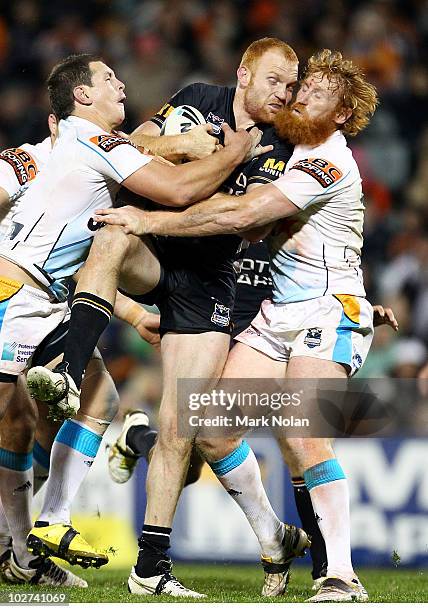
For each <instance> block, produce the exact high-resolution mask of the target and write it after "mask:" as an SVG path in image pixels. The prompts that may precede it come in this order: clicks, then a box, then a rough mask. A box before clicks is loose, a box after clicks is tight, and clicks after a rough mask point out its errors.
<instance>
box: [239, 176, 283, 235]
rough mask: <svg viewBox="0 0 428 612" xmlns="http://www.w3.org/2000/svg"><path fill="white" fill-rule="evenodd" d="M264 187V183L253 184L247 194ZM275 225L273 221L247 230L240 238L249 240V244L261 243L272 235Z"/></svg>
mask: <svg viewBox="0 0 428 612" xmlns="http://www.w3.org/2000/svg"><path fill="white" fill-rule="evenodd" d="M263 185H264V183H252V184H251V185H250V186H249V187H248V189H247V192H246V193H250V191H253V190H254V189H258V188H260V187H262V186H263ZM274 225H275V221H272V222H271V223H266V225H262V226H261V227H255V228H253V229H250V230H247V231H246V232H242V233H241V234H240V236H242V238H245V240H248V241H249V242H260V240H263V239H264V238H266V236H267V235H268V234H270V233H271V231H272V228H273V227H274Z"/></svg>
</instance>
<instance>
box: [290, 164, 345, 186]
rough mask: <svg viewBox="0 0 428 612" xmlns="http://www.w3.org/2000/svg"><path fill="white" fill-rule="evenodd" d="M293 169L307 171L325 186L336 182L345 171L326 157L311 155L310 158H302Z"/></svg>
mask: <svg viewBox="0 0 428 612" xmlns="http://www.w3.org/2000/svg"><path fill="white" fill-rule="evenodd" d="M291 170H301V171H302V172H306V174H309V175H310V176H312V178H314V179H315V180H316V181H318V183H319V184H320V185H321V186H322V187H324V189H325V188H326V187H330V185H333V183H336V182H337V181H338V180H340V179H341V178H342V176H343V172H342V171H341V170H339V168H337V166H334V165H333V164H332V163H331V162H329V161H327V160H326V159H321V158H319V157H310V158H308V159H301V160H300V161H298V162H297V163H296V164H294V166H292V168H291Z"/></svg>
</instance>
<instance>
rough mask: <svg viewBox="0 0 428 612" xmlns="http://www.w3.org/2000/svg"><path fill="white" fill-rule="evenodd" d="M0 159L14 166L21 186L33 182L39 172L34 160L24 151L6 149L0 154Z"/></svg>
mask: <svg viewBox="0 0 428 612" xmlns="http://www.w3.org/2000/svg"><path fill="white" fill-rule="evenodd" d="M0 159H2V160H3V161H5V162H6V163H8V164H9V165H10V166H12V168H13V171H14V173H15V176H16V178H17V179H18V183H19V184H20V185H25V183H28V181H32V180H33V178H34V177H35V176H36V174H37V172H38V168H37V164H36V162H35V161H34V158H33V157H32V156H31V155H30V154H29V153H27V151H24V149H19V148H17V149H5V150H4V151H2V152H1V153H0Z"/></svg>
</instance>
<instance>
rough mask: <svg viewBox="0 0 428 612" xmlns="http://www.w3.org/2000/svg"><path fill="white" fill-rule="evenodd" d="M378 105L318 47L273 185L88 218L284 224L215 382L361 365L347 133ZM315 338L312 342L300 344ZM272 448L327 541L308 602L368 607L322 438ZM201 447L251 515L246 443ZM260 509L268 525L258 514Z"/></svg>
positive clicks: (156, 227) (204, 225)
mask: <svg viewBox="0 0 428 612" xmlns="http://www.w3.org/2000/svg"><path fill="white" fill-rule="evenodd" d="M376 105H377V95H376V90H375V88H374V87H373V86H371V85H370V84H369V83H368V82H367V81H366V79H365V77H364V75H363V74H362V73H361V72H360V70H359V69H358V68H356V67H355V66H354V65H353V64H352V63H351V62H350V61H347V60H344V59H343V58H342V55H341V54H340V53H339V52H334V53H333V52H331V51H329V50H324V51H323V52H321V53H319V54H317V55H315V56H313V57H312V58H310V60H309V63H308V68H307V71H306V74H305V77H304V79H303V82H302V83H301V86H300V89H299V92H298V93H297V98H296V102H295V103H294V104H292V105H291V107H290V108H289V109H286V110H284V111H283V112H281V113H279V114H278V117H277V121H276V127H277V129H278V132H279V134H280V135H282V136H283V137H284V138H286V139H288V140H290V141H291V142H293V143H294V144H295V145H296V147H295V150H294V154H293V155H292V157H291V159H290V161H289V162H288V164H287V171H286V172H285V174H284V175H283V176H282V177H281V178H279V179H277V180H276V181H274V182H273V183H272V184H271V185H267V186H261V187H259V188H258V189H256V190H254V191H252V192H251V193H248V194H246V195H243V196H242V197H240V198H234V197H230V196H220V197H218V198H216V199H212V200H209V201H205V202H201V203H199V204H196V205H194V206H192V207H189V208H188V209H187V210H186V211H180V212H177V213H176V214H171V213H168V212H163V211H162V212H144V211H141V210H138V209H136V208H133V207H129V208H123V209H118V210H114V211H109V210H105V211H99V213H98V215H97V216H96V219H97V220H98V221H104V222H106V223H110V224H119V225H121V226H122V227H123V228H124V229H125V231H127V232H130V233H133V234H135V235H145V234H149V233H155V234H161V235H163V234H167V235H178V236H195V235H197V236H204V235H212V234H222V233H242V232H249V234H248V235H252V236H253V237H255V236H257V237H260V236H262V235H263V234H264V233H266V232H268V231H269V230H270V229H271V228H272V224H275V223H276V222H278V221H279V220H281V219H284V221H282V222H281V223H280V224H279V225H276V228H275V231H274V235H272V236H271V237H270V238H269V247H270V255H271V273H272V278H273V284H274V291H273V297H272V300H267V301H265V302H264V303H263V304H262V307H261V310H260V313H259V314H258V315H257V317H256V318H255V319H254V321H253V322H252V325H251V326H250V327H249V328H248V329H247V330H245V331H244V332H243V333H242V334H241V335H240V336H238V338H237V340H238V343H237V345H236V346H235V347H234V348H233V349H232V351H231V353H230V356H229V359H228V362H227V364H226V367H225V370H224V373H223V377H224V378H242V377H243V376H244V377H254V378H255V377H257V378H281V377H285V378H312V379H313V377H314V373H316V377H317V378H318V379H322V378H337V379H346V378H347V377H348V376H350V375H352V374H354V373H355V372H356V371H357V370H358V369H359V368H360V367H361V365H362V364H363V362H364V360H365V358H366V355H367V352H368V350H369V347H370V343H371V339H372V335H373V310H372V307H371V305H370V304H369V303H368V302H367V301H366V299H365V297H364V296H365V290H364V285H363V280H362V274H361V270H360V255H361V247H362V226H363V209H364V207H363V204H362V191H361V178H360V175H359V171H358V167H357V165H356V163H355V160H354V159H353V157H352V153H351V150H350V149H349V148H348V147H347V144H346V139H345V135H348V136H354V135H356V134H358V133H359V132H360V131H361V130H362V129H364V127H366V125H367V124H368V123H369V120H370V117H371V115H372V114H373V113H374V111H375V108H376ZM288 217H290V219H287V218H288ZM259 230H260V231H259ZM313 332H316V340H317V342H314V343H312V342H308V338H311V337H312V336H313ZM311 334H312V335H311ZM314 337H315V336H314ZM305 340H306V342H305ZM318 340H320V341H319V342H318ZM280 443H281V445H282V446H283V448H284V449H285V448H286V447H287V450H288V451H289V452H288V454H287V456H288V458H289V459H290V451H291V452H292V454H293V457H294V464H295V465H294V466H293V467H294V468H295V469H296V470H299V472H300V473H303V475H304V479H305V483H306V485H307V487H308V489H309V491H310V495H311V499H312V503H313V506H314V510H315V512H316V513H317V515H318V516H319V517H320V521H319V525H320V529H321V531H322V534H323V536H324V540H325V543H326V549H327V557H328V571H327V579H326V580H325V581H324V582H323V584H322V586H321V587H320V590H319V591H318V593H317V594H316V595H315V596H314V597H312V598H311V600H310V601H312V602H323V601H354V600H357V601H365V600H367V599H368V596H367V592H366V591H365V589H364V587H363V586H362V585H361V583H360V582H359V580H358V578H357V577H356V575H355V573H354V570H353V567H352V563H351V550H350V526H349V522H350V519H349V494H348V488H347V483H346V479H345V475H344V473H343V470H342V469H341V467H340V465H339V463H338V461H337V459H336V458H335V455H334V452H333V450H332V447H331V443H330V440H328V439H293V438H289V439H287V440H284V439H281V441H280ZM199 447H200V449H201V451H202V452H203V453H204V455H205V456H206V457H207V459H208V461H209V462H210V463H211V465H214V468H215V470H217V471H221V473H222V477H221V479H222V481H223V484H224V486H226V487H227V488H230V489H234V490H239V491H240V492H242V494H241V495H239V496H237V497H235V498H234V499H235V500H236V501H237V503H238V504H239V505H240V506H241V508H242V509H243V510H244V512H246V514H253V515H254V514H255V515H256V514H257V512H258V510H260V508H258V505H259V501H258V491H259V490H261V487H262V484H261V482H259V483H257V484H256V483H255V482H254V480H251V487H248V486H247V484H246V482H250V481H248V480H247V479H248V473H249V470H251V462H252V461H254V458H253V457H254V456H253V454H252V452H251V450H250V449H249V447H248V445H247V444H246V443H245V442H242V443H241V441H236V440H230V441H229V442H226V441H225V440H220V441H219V440H218V439H217V440H199ZM228 465H229V466H230V465H233V469H232V470H230V469H228ZM222 468H224V469H223V470H222ZM165 503H166V504H167V503H168V500H167V499H165ZM263 514H264V519H265V521H266V522H269V521H271V520H273V519H272V517H271V516H269V514H266V508H263V512H262V515H263ZM279 579H280V575H279V574H277V575H276V576H275V580H279Z"/></svg>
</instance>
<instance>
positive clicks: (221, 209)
mask: <svg viewBox="0 0 428 612" xmlns="http://www.w3.org/2000/svg"><path fill="white" fill-rule="evenodd" d="M298 211H299V209H298V208H297V206H295V205H294V204H293V203H292V202H291V201H290V200H289V199H288V198H287V197H285V196H284V195H283V193H282V192H281V191H279V189H277V188H276V187H274V186H273V185H263V186H261V187H259V188H257V189H254V190H253V191H251V192H250V193H247V194H245V195H243V196H240V197H236V196H229V195H224V196H220V197H216V198H214V199H211V200H206V201H204V202H199V203H198V204H195V205H194V206H190V207H189V208H187V209H186V210H184V211H172V212H166V211H165V212H164V211H154V212H146V211H140V210H138V209H135V208H133V207H127V206H125V207H123V208H119V209H114V210H111V209H105V210H103V211H99V212H98V214H97V215H96V216H95V218H96V220H97V221H104V222H106V223H110V224H111V225H121V226H123V227H124V228H125V230H126V231H127V232H129V233H132V234H136V235H143V234H157V235H160V236H162V235H167V236H168V235H169V236H211V235H216V234H242V233H243V232H247V231H248V230H252V229H254V228H260V227H262V226H264V225H266V224H267V223H272V222H274V221H277V220H278V219H282V218H283V217H288V216H290V215H293V214H296V213H297V212H298Z"/></svg>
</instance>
